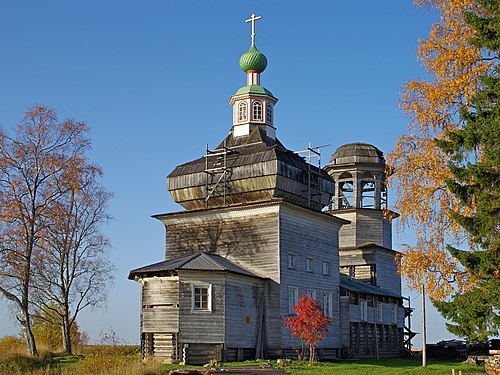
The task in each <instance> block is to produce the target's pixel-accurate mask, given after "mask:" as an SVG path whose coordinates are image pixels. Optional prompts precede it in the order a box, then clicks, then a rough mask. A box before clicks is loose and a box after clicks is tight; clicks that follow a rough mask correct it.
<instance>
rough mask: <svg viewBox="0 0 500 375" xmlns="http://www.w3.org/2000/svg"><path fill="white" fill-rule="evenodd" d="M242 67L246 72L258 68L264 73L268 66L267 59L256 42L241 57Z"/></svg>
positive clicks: (258, 70) (257, 69)
mask: <svg viewBox="0 0 500 375" xmlns="http://www.w3.org/2000/svg"><path fill="white" fill-rule="evenodd" d="M240 67H241V70H243V71H244V72H245V73H246V72H248V71H249V70H256V71H257V72H259V73H262V72H263V71H264V70H265V69H266V67H267V59H266V56H264V54H263V53H261V52H260V51H259V50H258V49H257V48H256V47H255V45H254V44H252V47H250V49H249V50H248V51H247V52H245V53H244V54H243V55H242V56H241V57H240Z"/></svg>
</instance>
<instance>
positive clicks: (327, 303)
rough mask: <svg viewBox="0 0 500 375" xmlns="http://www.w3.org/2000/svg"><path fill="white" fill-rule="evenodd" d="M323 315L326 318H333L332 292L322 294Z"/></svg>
mask: <svg viewBox="0 0 500 375" xmlns="http://www.w3.org/2000/svg"><path fill="white" fill-rule="evenodd" d="M323 315H325V316H327V317H328V318H331V317H332V316H333V292H329V291H325V292H323Z"/></svg>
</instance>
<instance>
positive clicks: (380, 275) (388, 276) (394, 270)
mask: <svg viewBox="0 0 500 375" xmlns="http://www.w3.org/2000/svg"><path fill="white" fill-rule="evenodd" d="M395 255H396V252H393V251H389V250H384V249H380V250H378V251H377V261H376V262H377V263H376V264H377V286H379V287H381V288H384V289H386V290H390V291H391V292H393V293H397V294H399V295H401V277H400V276H399V274H398V264H397V263H396V259H395Z"/></svg>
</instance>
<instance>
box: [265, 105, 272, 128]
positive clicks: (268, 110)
mask: <svg viewBox="0 0 500 375" xmlns="http://www.w3.org/2000/svg"><path fill="white" fill-rule="evenodd" d="M266 122H267V123H268V124H270V125H272V123H273V106H272V105H271V103H266Z"/></svg>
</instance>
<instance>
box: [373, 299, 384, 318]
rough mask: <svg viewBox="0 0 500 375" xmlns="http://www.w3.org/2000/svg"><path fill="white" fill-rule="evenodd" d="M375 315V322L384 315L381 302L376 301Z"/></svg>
mask: <svg viewBox="0 0 500 375" xmlns="http://www.w3.org/2000/svg"><path fill="white" fill-rule="evenodd" d="M375 306H376V311H377V313H376V315H377V322H381V321H382V320H383V316H384V305H383V304H382V303H380V302H379V303H377V304H376V305H375Z"/></svg>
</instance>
